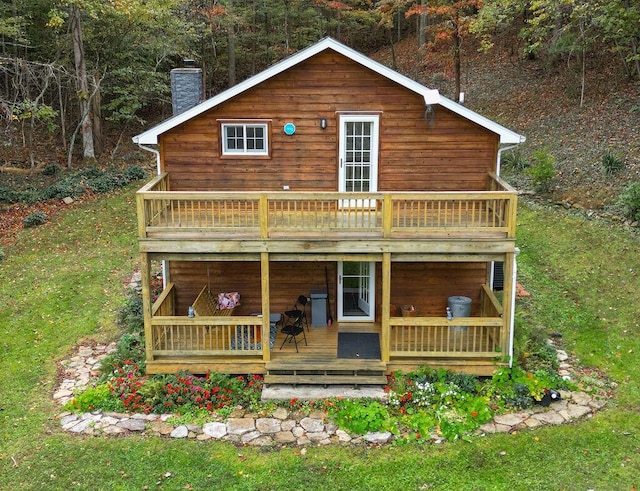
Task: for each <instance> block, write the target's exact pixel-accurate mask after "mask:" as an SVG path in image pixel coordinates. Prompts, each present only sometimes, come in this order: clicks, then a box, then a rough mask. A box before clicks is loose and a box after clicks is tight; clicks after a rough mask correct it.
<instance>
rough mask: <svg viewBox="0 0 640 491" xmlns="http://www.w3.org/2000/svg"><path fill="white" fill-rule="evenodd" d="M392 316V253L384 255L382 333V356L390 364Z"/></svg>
mask: <svg viewBox="0 0 640 491" xmlns="http://www.w3.org/2000/svg"><path fill="white" fill-rule="evenodd" d="M390 315H391V253H389V252H385V253H383V254H382V333H381V338H380V354H381V357H382V361H383V362H386V363H388V362H389V337H390V333H391V330H390V326H389V316H390Z"/></svg>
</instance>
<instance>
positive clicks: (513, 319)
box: [509, 247, 520, 368]
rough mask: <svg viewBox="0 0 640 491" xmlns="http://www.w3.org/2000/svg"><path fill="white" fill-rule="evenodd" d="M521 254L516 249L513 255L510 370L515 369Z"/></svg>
mask: <svg viewBox="0 0 640 491" xmlns="http://www.w3.org/2000/svg"><path fill="white" fill-rule="evenodd" d="M518 254H520V249H518V248H517V247H516V250H515V253H514V255H513V278H512V279H511V281H512V283H511V284H512V285H513V288H512V289H511V319H509V368H511V367H513V337H514V332H515V330H516V325H515V324H516V290H517V289H518V288H517V279H518V261H516V258H517V257H518Z"/></svg>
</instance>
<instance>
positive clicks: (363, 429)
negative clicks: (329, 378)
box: [329, 399, 392, 435]
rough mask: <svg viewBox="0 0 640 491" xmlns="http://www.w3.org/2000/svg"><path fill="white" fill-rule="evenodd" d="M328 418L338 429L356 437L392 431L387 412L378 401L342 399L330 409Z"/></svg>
mask: <svg viewBox="0 0 640 491" xmlns="http://www.w3.org/2000/svg"><path fill="white" fill-rule="evenodd" d="M329 416H330V417H331V419H332V420H333V421H334V422H335V423H336V424H337V425H338V426H340V428H344V429H346V430H348V431H352V432H354V433H357V434H358V435H364V434H365V433H368V432H374V431H388V430H391V429H392V424H391V418H390V416H389V411H388V409H387V407H386V406H383V405H382V404H380V403H379V402H378V401H363V400H360V401H356V400H353V399H343V400H340V401H338V402H337V403H336V405H335V406H334V407H333V408H331V410H330V411H329Z"/></svg>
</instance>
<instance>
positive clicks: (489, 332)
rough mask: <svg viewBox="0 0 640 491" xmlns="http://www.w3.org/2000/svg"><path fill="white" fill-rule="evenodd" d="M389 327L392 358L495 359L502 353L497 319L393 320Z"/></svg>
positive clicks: (499, 321) (398, 318)
mask: <svg viewBox="0 0 640 491" xmlns="http://www.w3.org/2000/svg"><path fill="white" fill-rule="evenodd" d="M389 324H390V329H391V335H390V340H389V341H390V342H389V355H390V356H391V358H394V357H407V358H411V357H415V358H425V357H436V358H454V357H455V358H494V357H499V356H502V355H503V354H504V352H503V347H502V346H501V333H502V328H503V326H504V322H503V320H502V319H501V318H499V317H457V318H455V319H453V320H447V319H446V318H442V317H392V318H391V319H390V322H389Z"/></svg>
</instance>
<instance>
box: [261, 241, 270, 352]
mask: <svg viewBox="0 0 640 491" xmlns="http://www.w3.org/2000/svg"><path fill="white" fill-rule="evenodd" d="M260 285H261V289H262V295H261V297H262V360H263V361H265V362H267V361H269V360H271V346H269V338H270V335H271V333H270V330H271V322H270V318H271V311H270V310H269V304H270V301H269V253H268V252H262V253H260Z"/></svg>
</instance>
